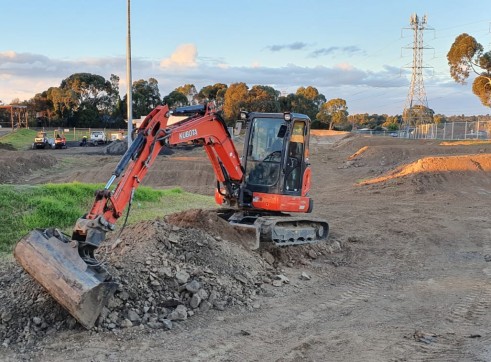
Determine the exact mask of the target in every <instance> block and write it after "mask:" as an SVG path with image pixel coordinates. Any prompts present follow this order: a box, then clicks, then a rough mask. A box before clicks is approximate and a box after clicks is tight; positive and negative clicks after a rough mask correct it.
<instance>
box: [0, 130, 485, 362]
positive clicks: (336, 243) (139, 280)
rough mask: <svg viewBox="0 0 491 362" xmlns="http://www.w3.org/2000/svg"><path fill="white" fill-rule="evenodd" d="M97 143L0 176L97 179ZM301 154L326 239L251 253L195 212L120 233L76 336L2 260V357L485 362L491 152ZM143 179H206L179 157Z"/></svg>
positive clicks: (467, 145)
mask: <svg viewBox="0 0 491 362" xmlns="http://www.w3.org/2000/svg"><path fill="white" fill-rule="evenodd" d="M108 147H110V146H108ZM108 147H102V146H101V147H91V148H87V147H69V148H68V149H66V150H25V151H15V150H11V149H8V147H7V148H5V149H1V150H0V168H1V170H2V174H1V175H0V178H1V179H0V182H1V183H12V184H40V183H46V182H70V181H81V182H101V183H105V182H106V181H107V179H108V178H109V176H110V174H111V172H112V170H113V169H114V166H115V165H116V164H117V162H118V160H119V156H118V155H116V154H112V153H113V152H109V151H108ZM114 153H117V152H114ZM310 153H311V155H310V161H311V164H312V168H313V182H312V190H311V196H312V197H313V199H314V200H315V207H314V215H313V216H315V217H319V218H323V219H326V220H327V221H328V222H329V224H330V228H331V234H330V239H329V242H328V243H327V244H323V245H312V246H301V247H290V248H282V249H278V248H266V249H263V250H260V251H249V250H247V249H245V248H244V247H243V246H242V244H241V242H240V238H241V235H240V233H237V232H236V231H234V230H232V229H230V228H228V226H227V225H226V224H223V223H221V220H220V219H218V218H216V215H215V214H214V213H213V212H212V211H208V210H190V211H188V212H184V213H181V214H178V215H172V216H171V217H167V218H165V219H164V218H162V219H158V220H150V221H147V222H143V223H139V224H136V225H132V226H131V227H128V228H127V229H125V231H124V233H123V235H122V243H121V244H120V245H118V246H117V247H115V248H114V249H111V248H106V249H107V250H108V253H107V254H108V255H107V258H108V261H109V263H110V265H111V268H112V269H111V270H112V272H113V273H114V274H115V275H116V277H118V278H119V280H121V281H123V284H122V286H121V287H120V289H118V292H117V293H116V296H115V298H113V300H112V301H111V305H108V307H107V308H106V309H105V312H104V313H105V315H103V316H102V317H101V318H100V320H99V322H98V324H97V327H96V328H95V329H93V330H90V331H87V330H84V329H83V328H82V327H81V326H79V325H78V324H77V323H75V321H74V320H73V319H72V318H71V317H69V316H68V315H67V313H66V312H64V311H63V310H62V309H61V308H60V307H59V306H57V304H56V303H54V302H53V301H52V300H51V298H50V297H49V296H48V295H46V294H45V293H44V292H43V291H42V290H41V289H40V288H39V287H38V286H37V285H36V284H35V283H34V282H33V281H32V280H31V279H30V277H28V276H27V275H26V274H25V273H24V272H23V271H22V270H21V268H20V267H19V266H17V265H16V264H15V262H14V261H13V259H12V258H9V257H6V258H3V259H2V260H1V266H0V290H1V291H0V322H1V323H0V338H1V339H0V344H2V346H1V347H0V360H2V361H10V360H11V361H17V360H33V361H141V360H145V361H490V360H491V283H490V281H491V216H490V214H491V213H490V211H491V177H490V176H491V143H486V142H479V143H476V142H464V143H459V144H454V143H448V144H442V143H441V142H440V141H436V140H407V139H399V138H391V137H362V136H353V135H351V134H344V133H325V134H323V135H317V136H313V137H312V139H311V152H310ZM7 171H8V172H7ZM144 184H145V185H148V186H153V187H157V188H163V187H172V186H180V187H182V188H183V189H185V190H187V191H191V192H197V193H202V194H206V195H210V196H211V195H213V191H214V187H215V180H214V176H213V174H212V168H211V166H210V164H209V163H208V161H207V159H206V156H205V153H204V152H203V150H201V149H200V148H190V149H176V150H173V151H172V152H168V154H166V155H160V156H159V157H158V159H157V161H156V162H155V164H154V165H153V167H152V169H151V170H150V172H149V174H148V177H147V178H146V179H145V181H144ZM163 202H165V201H163ZM74 221H75V220H74ZM179 305H180V306H179ZM178 309H179V310H178ZM161 316H162V318H161ZM170 320H172V324H170V323H169V321H170Z"/></svg>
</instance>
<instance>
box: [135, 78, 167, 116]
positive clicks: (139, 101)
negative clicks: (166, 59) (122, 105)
mask: <svg viewBox="0 0 491 362" xmlns="http://www.w3.org/2000/svg"><path fill="white" fill-rule="evenodd" d="M132 92H133V94H132V96H133V116H134V117H135V118H140V117H142V116H146V115H147V114H149V113H150V112H151V111H152V110H153V109H154V108H155V107H157V106H158V105H159V104H160V103H161V100H160V91H159V83H158V82H157V80H156V79H155V78H149V79H148V81H146V80H143V79H140V80H137V81H136V82H133V87H132Z"/></svg>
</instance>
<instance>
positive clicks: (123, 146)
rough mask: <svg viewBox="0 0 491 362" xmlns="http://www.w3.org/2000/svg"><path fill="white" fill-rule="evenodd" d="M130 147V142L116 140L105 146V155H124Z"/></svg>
mask: <svg viewBox="0 0 491 362" xmlns="http://www.w3.org/2000/svg"><path fill="white" fill-rule="evenodd" d="M127 149H128V142H126V141H120V140H116V141H113V142H111V143H110V144H109V145H107V146H106V147H104V149H103V151H102V152H103V153H104V154H105V155H123V154H124V153H125V152H126V150H127Z"/></svg>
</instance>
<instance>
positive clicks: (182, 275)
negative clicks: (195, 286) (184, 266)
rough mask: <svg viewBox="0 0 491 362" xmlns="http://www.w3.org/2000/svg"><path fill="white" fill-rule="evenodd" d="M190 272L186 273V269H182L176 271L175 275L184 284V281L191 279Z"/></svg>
mask: <svg viewBox="0 0 491 362" xmlns="http://www.w3.org/2000/svg"><path fill="white" fill-rule="evenodd" d="M189 277H190V276H189V274H188V273H186V272H185V271H184V270H180V271H178V272H177V273H176V275H175V278H176V279H177V282H178V283H179V284H184V283H187V281H188V280H189Z"/></svg>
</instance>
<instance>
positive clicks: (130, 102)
mask: <svg viewBox="0 0 491 362" xmlns="http://www.w3.org/2000/svg"><path fill="white" fill-rule="evenodd" d="M130 19H131V0H128V34H127V37H126V103H127V104H126V112H127V114H128V117H127V118H128V148H130V146H131V142H132V140H131V134H132V133H133V97H132V80H131V30H130V29H131V21H130Z"/></svg>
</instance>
